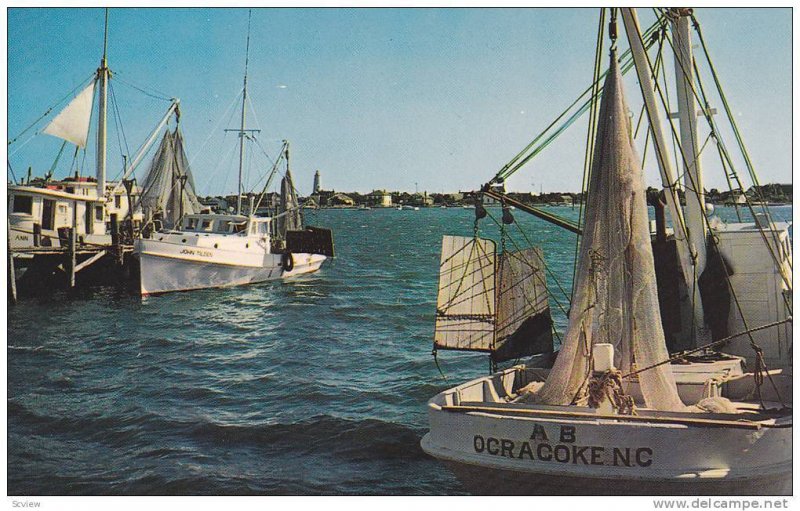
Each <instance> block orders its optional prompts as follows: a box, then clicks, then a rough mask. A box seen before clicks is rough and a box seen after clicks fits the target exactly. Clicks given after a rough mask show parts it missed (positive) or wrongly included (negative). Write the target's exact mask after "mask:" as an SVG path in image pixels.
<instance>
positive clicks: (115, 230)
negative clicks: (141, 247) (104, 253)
mask: <svg viewBox="0 0 800 511" xmlns="http://www.w3.org/2000/svg"><path fill="white" fill-rule="evenodd" d="M110 216H111V253H112V254H113V255H114V262H115V263H116V265H117V266H118V267H122V264H123V262H124V259H123V257H124V256H123V250H122V236H121V232H120V229H119V221H118V219H117V214H116V213H111V215H110Z"/></svg>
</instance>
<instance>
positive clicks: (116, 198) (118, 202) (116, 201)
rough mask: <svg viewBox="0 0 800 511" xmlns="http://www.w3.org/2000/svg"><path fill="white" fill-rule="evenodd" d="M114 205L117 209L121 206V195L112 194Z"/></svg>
mask: <svg viewBox="0 0 800 511" xmlns="http://www.w3.org/2000/svg"><path fill="white" fill-rule="evenodd" d="M114 207H115V208H117V209H119V208H121V207H122V195H115V196H114Z"/></svg>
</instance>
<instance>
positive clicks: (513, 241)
mask: <svg viewBox="0 0 800 511" xmlns="http://www.w3.org/2000/svg"><path fill="white" fill-rule="evenodd" d="M487 213H488V212H487ZM490 217H491V215H490ZM492 219H493V220H494V218H492ZM495 223H497V220H495ZM514 224H516V226H517V229H518V230H519V232H520V234H522V237H523V238H525V242H526V243H527V244H528V246H529V247H535V245H534V244H533V242H531V240H530V238H528V235H527V234H526V233H525V231H524V230H523V229H522V227H521V226H520V225H519V223H517V222H514ZM509 240H511V243H512V244H513V245H514V247H515V248H516V249H517V250H518V251H519V250H521V249H520V247H519V245H518V244H517V242H516V240H515V239H514V238H513V237H511V236H509ZM539 261H541V263H542V266H544V269H545V272H546V273H547V274H549V275H550V277H551V278H552V279H553V281H554V282H555V283H556V287H558V289H559V290H560V291H561V294H563V295H564V298H565V299H566V300H567V303H568V304H570V305H571V304H572V301H571V299H570V296H569V294H567V292H566V291H565V290H564V288H563V287H562V286H561V283H560V282H559V280H558V278H557V277H556V276H555V274H554V273H553V272H552V270H550V267H549V266H548V265H547V261H545V259H544V257H543V256H539ZM546 283H547V282H546V281H545V284H546ZM545 287H546V288H547V291H548V294H549V295H550V297H551V298H552V299H553V301H554V302H556V305H558V308H559V309H561V312H563V313H564V315H565V316H567V317H569V313H568V312H567V311H566V310H565V309H564V307H563V306H562V305H561V302H559V301H558V298H557V297H556V296H555V294H554V293H553V292H552V291H550V289H549V287H547V286H545Z"/></svg>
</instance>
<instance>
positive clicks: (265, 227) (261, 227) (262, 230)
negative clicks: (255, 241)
mask: <svg viewBox="0 0 800 511" xmlns="http://www.w3.org/2000/svg"><path fill="white" fill-rule="evenodd" d="M258 234H263V235H265V236H266V235H267V234H269V224H268V223H267V222H262V223H260V224H258Z"/></svg>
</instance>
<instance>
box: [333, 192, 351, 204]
mask: <svg viewBox="0 0 800 511" xmlns="http://www.w3.org/2000/svg"><path fill="white" fill-rule="evenodd" d="M355 204H356V201H354V200H353V199H352V197H349V196H347V195H345V194H343V193H335V194H333V195H332V196H331V197H330V198H329V199H328V206H355Z"/></svg>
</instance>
